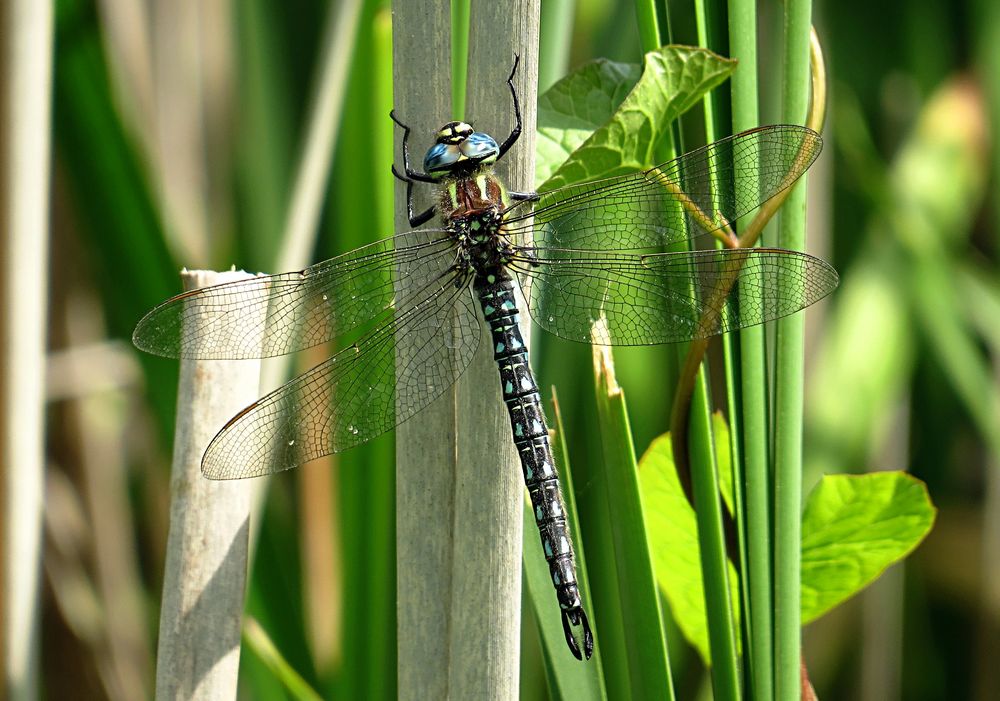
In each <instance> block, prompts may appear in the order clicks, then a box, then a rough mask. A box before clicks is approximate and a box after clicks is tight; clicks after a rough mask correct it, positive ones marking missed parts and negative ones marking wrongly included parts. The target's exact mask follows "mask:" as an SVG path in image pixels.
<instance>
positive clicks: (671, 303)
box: [511, 248, 838, 346]
mask: <svg viewBox="0 0 1000 701" xmlns="http://www.w3.org/2000/svg"><path fill="white" fill-rule="evenodd" d="M511 267H512V268H513V269H515V270H516V271H517V273H518V277H519V279H520V282H521V287H522V290H523V291H524V296H525V299H526V301H527V306H528V311H529V313H530V314H531V317H532V318H533V319H534V320H535V321H536V322H537V323H538V324H539V325H540V326H541V327H542V328H543V329H545V330H546V331H549V332H551V333H554V334H555V335H557V336H561V337H562V338H566V339H569V340H571V341H585V342H588V343H595V344H598V345H612V346H636V345H647V344H655V343H675V342H679V341H689V340H691V339H694V338H705V337H708V336H714V335H716V334H720V333H726V332H728V331H734V330H736V329H741V328H744V327H747V326H753V325H755V324H761V323H764V322H766V321H771V320H773V319H777V318H779V317H782V316H786V315H788V314H792V313H793V312H797V311H799V310H800V309H804V308H805V307H807V306H809V305H810V304H812V303H813V302H815V301H817V300H819V299H821V298H823V297H825V296H826V295H828V294H829V293H830V292H832V291H833V290H834V288H836V286H837V282H838V277H837V273H836V271H835V270H834V269H833V268H832V267H831V266H830V265H828V264H827V263H825V262H824V261H822V260H820V259H818V258H814V257H812V256H810V255H807V254H805V253H797V252H794V251H785V250H781V249H768V248H744V249H735V250H733V249H722V250H707V251H693V252H684V253H661V254H653V255H628V254H621V253H609V254H600V255H597V254H589V253H587V252H586V251H565V250H553V251H544V252H543V254H542V257H540V258H531V259H527V258H525V259H519V260H517V261H516V262H515V263H513V264H512V266H511ZM598 319H602V320H603V322H602V323H597V320H598Z"/></svg>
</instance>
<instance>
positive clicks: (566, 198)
mask: <svg viewBox="0 0 1000 701" xmlns="http://www.w3.org/2000/svg"><path fill="white" fill-rule="evenodd" d="M822 143H823V142H822V139H821V138H820V136H819V134H817V133H816V132H814V131H812V130H811V129H807V128H805V127H799V126H792V125H774V126H769V127H762V128H759V129H753V130H751V131H747V132H742V133H740V134H736V135H735V136H731V137H729V138H726V139H722V140H720V141H716V142H714V143H712V144H709V145H708V146H705V147H703V148H699V149H697V150H695V151H691V152H690V153H686V154H684V155H683V156H680V157H678V158H676V159H674V160H672V161H668V162H666V163H663V164H662V165H660V166H657V167H655V168H650V169H649V170H644V171H640V172H636V173H629V174H627V175H621V176H618V177H613V178H607V179H604V180H596V181H593V182H589V183H582V184H578V185H570V186H568V187H564V188H559V189H557V190H552V191H551V192H543V193H541V195H540V198H539V199H538V200H536V201H534V202H531V201H526V202H521V203H518V204H516V205H514V206H513V207H511V208H510V209H509V210H508V211H507V213H506V215H505V222H506V224H505V227H504V229H505V231H507V233H508V234H509V235H510V236H511V238H512V240H513V243H515V244H517V245H521V246H529V247H534V248H538V249H544V248H547V247H552V248H569V249H583V250H591V251H599V250H617V251H640V250H662V249H663V247H665V246H668V245H670V244H672V243H676V242H678V241H683V240H685V239H687V238H688V237H693V236H698V235H701V234H705V233H710V232H712V231H716V230H718V229H721V228H723V227H725V226H727V225H729V224H731V223H732V222H735V221H736V220H737V219H739V218H740V217H742V216H744V215H746V214H749V213H750V212H752V211H753V210H755V209H756V208H757V207H759V206H760V205H761V204H762V203H764V202H766V201H767V200H769V199H771V198H772V197H774V196H775V195H776V194H778V193H779V192H781V191H782V190H784V189H786V188H788V187H789V186H791V185H792V183H794V182H795V181H796V180H797V179H798V178H799V176H801V175H802V174H803V173H804V172H805V171H806V169H808V168H809V166H810V165H812V163H813V161H815V160H816V157H817V156H818V155H819V152H820V149H821V148H822Z"/></svg>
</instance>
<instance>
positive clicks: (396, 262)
mask: <svg viewBox="0 0 1000 701" xmlns="http://www.w3.org/2000/svg"><path fill="white" fill-rule="evenodd" d="M453 249H454V244H453V243H452V241H451V239H450V238H449V236H448V234H447V232H445V231H444V230H440V229H439V230H432V231H427V230H425V231H419V232H415V231H414V232H407V233H404V234H399V235H397V236H393V237H391V238H388V239H383V240H382V241H378V242H375V243H372V244H369V245H367V246H362V247H360V248H357V249H355V250H353V251H350V252H349V253H345V254H344V255H341V256H337V257H336V258H331V259H330V260H327V261H324V262H322V263H317V264H316V265H313V266H310V267H308V268H305V269H303V270H300V271H297V272H292V273H281V274H279V275H260V276H258V277H255V278H252V279H249V280H240V281H237V282H230V283H225V284H222V285H215V286H212V287H205V288H202V289H199V290H193V291H191V292H186V293H184V294H181V295H178V296H176V297H173V298H171V299H169V300H167V301H166V302H164V303H163V304H161V305H159V306H158V307H156V308H154V309H153V310H152V311H150V312H149V313H148V314H147V315H146V316H145V317H143V318H142V320H141V321H140V322H139V324H138V326H136V329H135V332H134V334H133V337H132V340H133V342H134V343H135V345H136V346H137V347H138V348H140V349H142V350H145V351H148V352H150V353H154V354H156V355H162V356H165V357H169V358H203V359H207V360H208V359H230V360H236V359H245V358H270V357H273V356H276V355H284V354H285V353H292V352H295V351H298V350H302V349H304V348H311V347H312V346H315V345H318V344H320V343H323V342H325V341H329V340H331V339H333V338H336V337H337V336H339V335H341V334H343V333H346V332H348V331H351V330H352V329H355V328H357V327H358V326H360V325H363V324H365V323H367V322H370V321H371V320H372V319H373V318H375V317H376V316H377V315H378V314H379V313H381V312H383V311H385V310H386V309H389V308H391V307H392V305H393V304H394V301H393V300H394V297H395V290H394V285H395V283H394V280H398V279H404V278H405V279H407V280H408V281H411V282H412V284H414V285H421V284H422V283H424V282H426V281H428V280H431V279H433V278H435V277H438V276H441V275H443V274H445V273H446V271H447V269H448V268H449V267H450V266H451V265H452V264H453V263H454V253H453ZM408 284H410V283H408ZM195 316H197V317H199V321H198V323H185V319H186V318H189V317H195Z"/></svg>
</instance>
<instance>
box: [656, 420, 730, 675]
mask: <svg viewBox="0 0 1000 701" xmlns="http://www.w3.org/2000/svg"><path fill="white" fill-rule="evenodd" d="M712 429H713V434H714V437H715V451H716V459H717V460H718V469H719V479H720V482H721V483H722V484H723V485H724V490H725V491H730V490H731V489H732V463H731V461H730V453H729V430H728V427H727V426H726V422H725V420H724V419H723V418H722V417H721V416H720V415H719V414H715V415H713V426H712ZM639 476H640V481H641V491H642V503H643V510H644V512H645V515H646V529H647V531H648V533H649V545H650V549H651V550H652V552H653V563H654V565H655V567H656V579H657V582H658V583H659V585H660V589H661V591H662V592H663V594H664V596H666V598H667V602H668V603H669V604H670V610H671V613H672V614H673V616H674V619H675V620H676V621H677V625H678V627H679V628H680V629H681V632H682V633H683V634H684V637H685V638H686V639H687V641H688V642H689V643H691V645H693V646H694V648H695V649H696V650H697V651H698V653H699V654H700V655H701V658H702V659H703V660H704V661H705V663H706V664H708V663H709V662H710V659H711V656H710V654H709V649H708V628H707V625H708V619H707V617H706V614H705V594H704V587H703V586H702V579H701V556H700V553H699V548H698V533H697V527H696V525H695V514H694V510H693V509H692V508H691V505H690V504H689V503H688V500H687V497H685V496H684V490H683V489H682V488H681V485H680V481H679V480H678V478H677V469H676V468H675V467H674V458H673V453H672V452H671V447H670V434H664V435H662V436H660V437H659V438H657V439H656V440H654V441H653V442H652V443H651V444H650V446H649V449H648V450H647V451H646V453H645V454H644V455H643V456H642V458H641V459H640V460H639ZM725 496H726V504H727V505H728V506H730V508H731V504H732V498H731V496H730V495H725ZM738 581H739V580H738V579H737V577H736V569H735V568H734V567H733V566H732V564H730V565H729V584H730V589H731V592H730V595H731V597H732V599H733V601H738V599H737V596H738V591H737V582H738Z"/></svg>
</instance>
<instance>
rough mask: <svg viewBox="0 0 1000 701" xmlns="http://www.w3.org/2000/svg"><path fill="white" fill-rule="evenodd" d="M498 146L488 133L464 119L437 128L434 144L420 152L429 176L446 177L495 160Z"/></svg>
mask: <svg viewBox="0 0 1000 701" xmlns="http://www.w3.org/2000/svg"><path fill="white" fill-rule="evenodd" d="M499 155H500V147H499V146H497V142H496V140H495V139H494V138H493V137H492V136H490V135H489V134H484V133H482V132H480V131H475V130H474V129H473V128H472V125H471V124H466V123H465V122H448V123H447V124H445V125H444V126H443V127H441V128H440V129H439V130H438V133H437V135H436V139H435V144H434V145H433V146H431V147H430V149H428V150H427V155H426V156H424V170H425V171H426V172H427V174H428V175H431V176H433V177H440V178H443V177H447V176H448V175H452V174H459V173H462V172H467V171H471V170H475V169H476V168H478V167H479V166H481V165H487V164H490V163H493V162H494V161H496V159H497V156H499Z"/></svg>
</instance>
